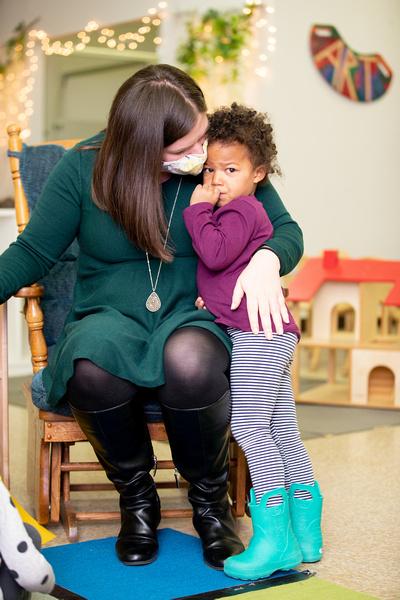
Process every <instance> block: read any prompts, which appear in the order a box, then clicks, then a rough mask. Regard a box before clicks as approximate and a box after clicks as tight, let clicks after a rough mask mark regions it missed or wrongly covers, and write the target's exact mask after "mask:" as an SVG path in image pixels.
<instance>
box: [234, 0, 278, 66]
mask: <svg viewBox="0 0 400 600" xmlns="http://www.w3.org/2000/svg"><path fill="white" fill-rule="evenodd" d="M250 5H251V6H253V7H255V8H256V9H258V10H256V11H255V20H254V35H253V36H252V40H251V42H250V48H243V50H242V56H243V58H244V60H243V63H244V64H243V66H244V68H245V69H252V70H254V73H255V75H257V76H258V77H262V78H265V77H266V76H267V74H268V60H269V55H270V54H272V53H274V52H275V50H276V41H277V40H276V35H277V31H278V29H277V27H276V25H275V23H274V16H275V8H274V7H273V6H272V5H271V4H267V5H265V4H264V2H262V0H253V1H251V0H249V1H248V2H246V5H245V6H244V7H243V9H242V10H243V13H244V14H250V13H251V12H252V10H253V9H252V8H250Z"/></svg>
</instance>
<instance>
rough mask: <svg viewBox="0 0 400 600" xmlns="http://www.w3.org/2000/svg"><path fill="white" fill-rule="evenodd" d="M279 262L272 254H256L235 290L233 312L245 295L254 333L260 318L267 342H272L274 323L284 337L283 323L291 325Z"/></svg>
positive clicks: (268, 251) (264, 250)
mask: <svg viewBox="0 0 400 600" xmlns="http://www.w3.org/2000/svg"><path fill="white" fill-rule="evenodd" d="M279 268H280V263H279V258H278V257H277V256H276V254H274V252H272V251H271V250H267V249H262V250H259V251H258V252H256V253H255V255H254V256H253V258H252V259H251V261H250V262H249V264H248V265H247V267H246V268H245V269H244V270H243V271H242V273H241V274H240V275H239V277H238V280H237V282H236V285H235V289H234V290H233V296H232V305H231V309H232V310H235V309H236V308H237V307H238V306H239V304H240V302H241V300H242V298H243V295H244V294H246V299H247V312H248V315H249V321H250V327H251V331H252V332H253V333H255V334H257V333H258V332H259V326H258V315H260V319H261V324H262V328H263V330H264V333H265V337H266V338H267V339H269V340H270V339H272V327H271V319H272V320H273V322H274V324H275V330H276V333H279V334H281V333H283V325H282V321H284V322H285V323H288V322H289V314H288V311H287V308H286V305H285V300H284V297H283V293H282V288H281V282H280V278H279Z"/></svg>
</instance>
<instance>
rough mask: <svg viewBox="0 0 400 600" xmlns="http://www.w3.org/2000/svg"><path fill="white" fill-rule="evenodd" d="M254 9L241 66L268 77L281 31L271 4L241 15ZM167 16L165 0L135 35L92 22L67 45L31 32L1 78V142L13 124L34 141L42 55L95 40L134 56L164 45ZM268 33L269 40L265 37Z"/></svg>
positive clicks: (254, 0)
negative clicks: (147, 44)
mask: <svg viewBox="0 0 400 600" xmlns="http://www.w3.org/2000/svg"><path fill="white" fill-rule="evenodd" d="M254 7H256V8H257V11H256V12H255V13H254V14H255V15H256V17H255V20H254V30H255V31H254V36H252V40H251V42H250V47H246V48H244V49H243V50H242V58H243V66H244V68H245V69H249V68H251V69H252V70H253V72H254V73H255V74H256V75H257V76H258V77H266V75H267V72H268V66H267V62H268V59H269V53H273V52H274V51H275V48H276V32H277V28H276V26H275V25H274V24H273V22H272V19H273V15H274V12H275V10H274V8H273V6H271V5H270V4H269V5H264V3H263V2H262V0H249V1H248V2H246V4H245V5H244V7H243V9H242V10H243V13H244V14H249V13H250V12H252V11H253V10H254ZM167 16H168V4H167V2H164V1H162V2H159V3H158V4H157V6H154V7H152V8H149V9H148V11H147V14H146V15H145V16H143V17H142V18H141V20H140V21H139V22H138V26H137V28H136V30H135V31H126V32H123V33H116V32H115V30H113V29H112V28H109V27H102V26H101V25H99V24H98V23H97V22H96V21H89V22H88V23H87V25H86V26H85V27H84V28H83V29H82V30H81V31H79V32H78V33H76V35H74V36H71V39H68V40H65V41H62V40H54V39H51V38H50V37H49V35H48V34H47V33H46V32H45V31H44V30H42V29H38V30H36V29H32V30H31V31H29V32H28V36H27V37H28V41H27V42H26V45H25V46H22V45H20V47H19V46H18V45H17V46H16V47H15V60H14V61H13V62H12V63H11V65H10V66H9V67H8V68H7V69H6V71H5V72H4V73H0V143H4V141H5V139H6V126H7V124H8V123H10V122H17V123H18V124H19V125H20V126H21V130H22V131H21V137H22V138H23V139H25V140H26V139H28V138H29V137H30V136H31V129H30V127H29V122H30V120H31V118H32V116H33V114H34V102H33V99H32V92H33V89H34V85H35V79H36V75H37V71H38V69H39V56H38V55H39V52H42V53H43V54H44V55H45V56H51V55H60V56H65V57H68V56H71V54H73V53H75V52H79V53H82V52H84V51H85V49H86V47H87V46H88V45H89V44H90V43H91V42H92V43H93V41H96V42H97V44H98V45H99V46H100V47H101V46H103V47H105V48H107V49H111V50H115V51H116V52H134V51H135V50H138V49H140V46H141V45H142V44H143V43H144V42H145V41H146V40H150V41H151V42H152V43H153V44H154V45H155V46H160V45H161V44H162V42H163V40H162V38H161V37H160V35H159V31H160V29H159V28H160V26H161V25H162V22H163V21H164V20H165V19H166V17H167ZM265 31H266V33H267V35H264V34H265ZM261 33H262V34H263V35H260V34H261ZM21 52H23V53H24V57H23V58H24V60H20V59H19V57H18V54H21ZM217 58H218V57H217ZM216 62H218V61H217V59H216Z"/></svg>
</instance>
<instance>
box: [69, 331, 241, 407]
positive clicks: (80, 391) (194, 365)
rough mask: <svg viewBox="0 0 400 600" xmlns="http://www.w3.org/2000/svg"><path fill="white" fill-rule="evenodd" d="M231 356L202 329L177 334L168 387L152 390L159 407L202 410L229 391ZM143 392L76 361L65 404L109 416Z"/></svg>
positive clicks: (167, 358)
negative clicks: (99, 411)
mask: <svg viewBox="0 0 400 600" xmlns="http://www.w3.org/2000/svg"><path fill="white" fill-rule="evenodd" d="M228 367H229V356H228V352H227V350H226V349H225V347H224V345H223V344H222V342H221V341H220V340H219V339H218V338H217V337H216V336H215V335H214V334H212V333H211V332H209V331H207V330H206V329H201V328H200V327H183V328H181V329H177V330H176V331H175V332H174V333H173V334H172V335H171V336H170V337H169V338H168V340H167V342H166V344H165V348H164V372H165V384H164V385H162V386H160V387H159V388H156V389H154V390H153V391H154V396H155V397H156V398H157V400H158V401H159V402H160V403H161V404H165V405H166V406H170V407H172V408H182V409H184V408H186V409H188V408H202V407H204V406H208V405H210V404H213V403H214V402H216V401H217V400H218V399H219V398H220V397H221V396H222V395H223V394H224V393H225V392H227V391H228V390H229V381H228V377H227V374H226V373H227V369H228ZM138 392H140V390H139V388H138V387H137V386H136V385H135V384H133V383H131V382H130V381H128V380H127V379H121V378H120V377H116V376H115V375H111V373H108V371H105V370H104V369H101V368H100V367H98V366H97V365H95V364H94V363H93V362H91V361H90V360H88V359H85V358H80V359H78V360H76V361H75V368H74V374H73V376H72V377H71V379H70V380H69V381H68V385H67V396H66V397H67V400H68V401H69V402H70V404H72V406H73V407H74V408H78V409H80V410H89V411H93V410H106V409H108V408H113V407H115V406H118V405H120V404H124V403H125V402H127V401H128V400H131V399H133V398H134V397H135V396H136V395H137V394H138Z"/></svg>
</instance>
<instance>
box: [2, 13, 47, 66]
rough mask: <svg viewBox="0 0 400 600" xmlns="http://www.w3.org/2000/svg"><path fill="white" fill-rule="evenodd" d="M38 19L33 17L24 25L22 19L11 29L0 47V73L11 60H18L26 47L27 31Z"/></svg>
mask: <svg viewBox="0 0 400 600" xmlns="http://www.w3.org/2000/svg"><path fill="white" fill-rule="evenodd" d="M37 21H38V19H35V20H34V21H31V23H28V24H27V25H25V23H24V21H22V22H21V23H18V25H17V26H16V27H15V28H14V30H13V35H12V37H10V38H9V39H8V40H7V41H6V42H5V43H4V44H3V45H2V46H1V48H0V50H1V55H0V73H1V74H3V73H4V72H5V71H6V70H7V68H8V67H9V66H10V64H11V63H12V62H13V60H20V59H21V58H23V56H24V50H25V47H26V39H27V37H28V32H29V31H30V30H31V29H32V27H33V25H35V23H36V22H37Z"/></svg>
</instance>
